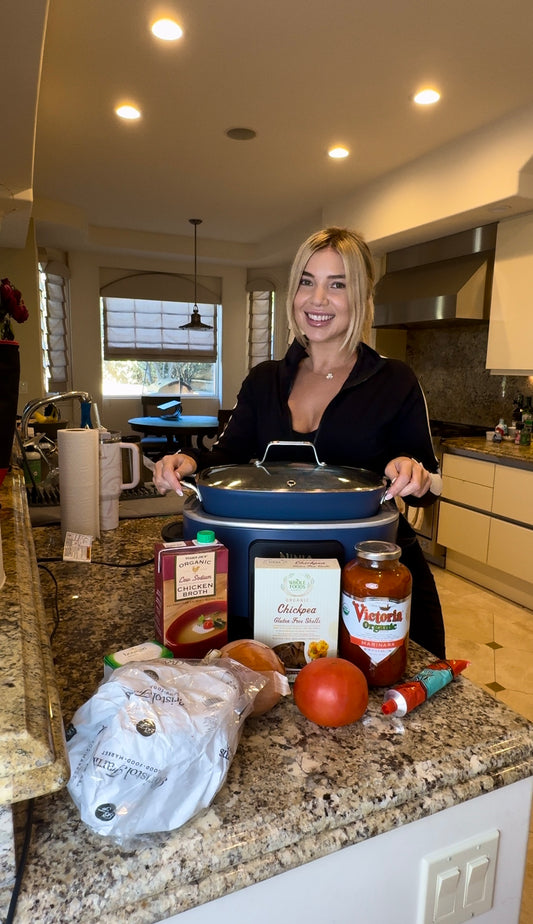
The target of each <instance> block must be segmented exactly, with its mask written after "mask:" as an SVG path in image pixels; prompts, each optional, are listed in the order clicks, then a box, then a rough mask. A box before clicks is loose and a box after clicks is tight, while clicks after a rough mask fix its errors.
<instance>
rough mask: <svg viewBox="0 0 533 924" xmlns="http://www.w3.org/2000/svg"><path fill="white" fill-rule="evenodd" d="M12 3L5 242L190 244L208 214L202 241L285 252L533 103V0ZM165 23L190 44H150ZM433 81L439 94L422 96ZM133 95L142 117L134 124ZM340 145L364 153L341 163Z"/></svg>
mask: <svg viewBox="0 0 533 924" xmlns="http://www.w3.org/2000/svg"><path fill="white" fill-rule="evenodd" d="M4 4H5V11H4V12H3V20H4V23H3V33H4V39H3V56H2V57H3V60H2V62H1V63H0V80H2V86H3V87H4V91H5V89H6V87H9V88H10V91H9V93H6V92H4V93H3V100H2V101H1V102H0V118H2V124H3V126H4V129H5V131H4V132H3V136H4V137H3V143H2V145H1V146H0V215H2V213H3V215H2V218H1V226H0V245H2V244H3V245H4V246H22V245H23V243H24V239H23V240H22V242H21V240H20V236H21V231H22V230H23V229H24V227H27V221H28V216H29V215H30V214H33V215H34V217H35V219H36V225H37V228H38V241H39V243H41V244H46V245H48V246H57V247H62V248H64V249H68V248H69V247H76V246H78V247H83V246H88V243H87V239H88V229H90V228H99V229H115V231H121V232H124V233H127V232H132V231H144V232H149V233H151V234H154V235H163V236H169V238H168V240H167V239H166V238H165V240H166V241H167V243H166V244H165V247H167V248H170V249H172V247H173V246H174V245H175V248H176V252H179V251H180V250H183V249H184V242H189V241H190V237H191V236H192V229H191V227H190V225H189V224H188V219H189V218H192V217H198V218H201V219H202V220H203V224H202V226H201V228H200V230H199V232H198V234H199V241H200V239H201V238H204V239H205V240H207V239H209V240H210V241H211V242H216V241H218V242H225V243H226V244H227V245H234V247H235V255H236V256H237V254H238V257H239V259H244V260H246V255H247V253H248V254H249V255H250V257H251V255H252V253H253V248H254V247H257V245H258V244H262V245H263V249H264V250H266V252H271V253H272V255H273V256H274V255H275V256H276V257H279V256H280V253H279V248H276V245H275V241H276V240H277V239H279V240H282V239H285V238H286V232H287V229H290V228H293V227H297V226H299V225H300V224H305V223H306V222H309V221H312V220H313V216H315V215H316V216H317V220H319V217H320V213H321V209H322V208H323V206H324V205H325V204H326V203H329V202H332V201H334V200H337V199H340V198H342V197H343V196H347V195H349V194H352V193H353V192H354V191H356V190H357V189H358V188H361V187H364V186H365V185H367V184H369V183H371V182H372V181H375V180H376V178H378V177H381V176H383V175H385V174H388V173H390V172H391V171H394V170H395V169H397V168H399V167H401V166H402V165H404V164H407V163H409V162H411V161H413V160H415V159H417V158H419V157H421V156H423V155H426V154H428V153H429V152H431V151H433V150H436V149H438V148H439V147H441V146H443V145H445V144H447V143H449V142H452V141H454V140H457V139H459V138H461V136H464V135H465V134H467V133H469V132H472V131H474V130H476V129H478V128H480V127H482V126H485V125H487V124H489V123H491V122H494V121H496V120H499V119H501V118H502V117H503V116H505V115H506V114H508V113H511V112H514V111H516V110H518V109H520V108H521V107H524V106H527V105H529V104H530V103H531V102H532V101H533V80H532V79H531V35H532V26H533V5H532V4H531V0H507V2H506V3H501V0H467V2H465V0H445V2H442V3H438V4H437V3H430V2H429V3H428V0H402V2H397V0H396V2H391V0H372V3H363V2H361V0H328V2H324V0H269V2H268V3H259V2H258V0H169V2H168V3H167V2H165V0H163V2H162V3H161V2H159V0H154V2H149V0H127V2H125V0H76V2H72V0H50V2H49V3H47V0H3V5H4ZM160 14H171V15H173V16H174V18H176V19H177V20H178V21H179V22H180V24H181V25H182V27H183V30H184V35H183V38H182V39H181V40H180V41H178V42H174V43H165V42H160V41H158V40H156V39H155V38H154V37H153V36H152V34H151V32H150V30H149V26H150V24H151V22H152V21H153V19H155V18H157V16H158V15H160ZM46 15H47V19H46ZM43 44H44V49H43V54H42V71H41V70H40V56H41V48H42V46H43ZM426 85H432V86H436V87H437V88H438V89H439V90H441V92H442V99H441V101H440V103H438V104H437V105H436V106H433V107H417V106H415V104H414V103H413V102H412V99H411V97H412V94H413V93H414V92H415V91H416V90H418V89H419V88H421V87H422V86H426ZM122 101H132V102H135V103H136V104H137V105H138V106H139V107H140V109H141V110H142V112H143V117H142V119H140V120H139V121H137V122H134V123H131V122H130V123H128V122H124V121H122V120H120V119H118V118H117V117H116V115H115V114H114V107H115V105H117V103H119V102H122ZM232 127H247V128H252V129H254V130H255V131H256V132H257V137H256V138H255V139H254V140H253V141H246V142H245V141H232V140H229V139H228V138H227V136H226V134H225V132H226V130H227V129H229V128H232ZM34 129H35V148H33V134H34ZM9 139H11V141H9ZM333 143H343V144H345V145H347V146H348V147H349V148H350V149H351V152H352V153H351V156H350V157H348V158H347V159H345V160H343V161H333V160H331V159H330V158H329V157H328V156H327V150H328V148H329V147H330V145H331V144H333ZM33 153H34V158H33ZM172 242H173V243H172ZM200 246H201V245H200ZM291 247H292V244H291ZM187 252H188V253H189V254H190V247H189V249H188V250H187ZM228 253H230V254H231V248H230V250H229V251H228Z"/></svg>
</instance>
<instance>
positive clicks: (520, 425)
mask: <svg viewBox="0 0 533 924" xmlns="http://www.w3.org/2000/svg"><path fill="white" fill-rule="evenodd" d="M523 429H524V424H523V423H522V421H521V420H517V421H516V434H515V438H514V441H515V444H516V445H517V446H519V445H520V442H521V439H522V430H523Z"/></svg>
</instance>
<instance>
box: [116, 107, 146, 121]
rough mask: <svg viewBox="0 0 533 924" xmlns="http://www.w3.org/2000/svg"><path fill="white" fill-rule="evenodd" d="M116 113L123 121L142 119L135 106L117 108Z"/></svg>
mask: <svg viewBox="0 0 533 924" xmlns="http://www.w3.org/2000/svg"><path fill="white" fill-rule="evenodd" d="M115 112H116V114H117V115H118V116H120V118H121V119H130V120H132V119H140V118H141V113H140V112H139V110H138V109H136V108H135V106H117V108H116V109H115Z"/></svg>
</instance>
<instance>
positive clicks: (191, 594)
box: [155, 530, 228, 658]
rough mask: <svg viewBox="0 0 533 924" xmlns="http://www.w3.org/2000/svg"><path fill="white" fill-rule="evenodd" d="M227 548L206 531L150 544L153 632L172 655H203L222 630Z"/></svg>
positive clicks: (223, 637) (219, 642)
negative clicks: (152, 560) (152, 577)
mask: <svg viewBox="0 0 533 924" xmlns="http://www.w3.org/2000/svg"><path fill="white" fill-rule="evenodd" d="M227 586H228V550H227V548H226V547H225V546H224V545H222V543H221V542H218V541H217V540H216V539H215V535H214V533H212V532H211V531H210V530H202V531H200V532H199V533H198V534H197V537H196V539H186V540H183V541H181V542H158V543H156V545H155V633H156V638H157V640H158V641H159V642H161V643H162V644H163V645H164V646H165V647H166V648H168V649H169V650H170V651H171V652H172V653H173V654H174V656H175V657H180V658H203V657H204V655H206V654H207V653H208V651H211V649H213V648H221V647H222V646H223V645H225V644H226V642H227V640H228V633H227Z"/></svg>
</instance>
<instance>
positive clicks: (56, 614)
mask: <svg viewBox="0 0 533 924" xmlns="http://www.w3.org/2000/svg"><path fill="white" fill-rule="evenodd" d="M38 567H39V568H40V569H41V570H42V571H46V573H47V574H48V576H49V577H51V578H52V580H53V582H54V584H55V595H54V628H53V629H52V631H51V633H50V641H52V640H53V638H54V635H55V634H56V632H57V630H58V627H59V584H58V583H57V580H56V577H55V574H52V572H51V571H50V568H47V567H46V565H41V564H38Z"/></svg>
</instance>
